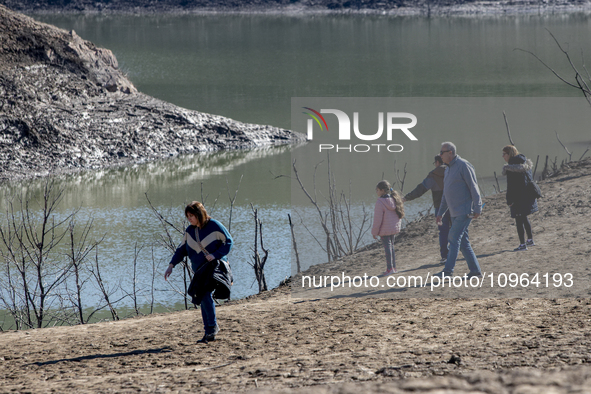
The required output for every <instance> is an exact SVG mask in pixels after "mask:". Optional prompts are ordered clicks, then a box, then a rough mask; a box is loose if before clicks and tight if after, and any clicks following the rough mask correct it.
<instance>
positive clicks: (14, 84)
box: [0, 6, 303, 179]
mask: <svg viewBox="0 0 591 394" xmlns="http://www.w3.org/2000/svg"><path fill="white" fill-rule="evenodd" d="M302 138H303V136H301V135H299V134H296V133H293V132H290V131H288V130H283V129H278V128H275V127H271V126H260V125H252V124H244V123H240V122H236V121H233V120H231V119H227V118H223V117H220V116H215V115H209V114H204V113H200V112H197V111H190V110H186V109H183V108H179V107H176V106H174V105H172V104H169V103H166V102H163V101H160V100H157V99H154V98H152V97H149V96H147V95H144V94H142V93H139V92H137V90H136V88H135V87H134V86H133V84H132V83H131V82H130V81H129V80H128V79H127V78H126V77H125V76H124V75H123V74H122V73H121V71H120V70H119V69H118V64H117V59H116V58H115V57H114V56H113V54H112V53H111V51H109V50H108V49H103V48H97V47H96V46H95V45H94V44H92V43H91V42H89V41H85V40H84V39H82V38H80V37H79V36H78V35H76V33H75V32H74V31H71V32H66V31H64V30H61V29H58V28H56V27H53V26H49V25H46V24H42V23H38V22H36V21H34V20H33V19H31V18H29V17H26V16H24V15H21V14H18V13H15V12H12V11H10V10H8V9H7V8H5V7H3V6H0V179H14V178H20V177H26V176H35V175H46V174H49V173H53V172H56V171H64V170H66V171H69V170H72V169H82V168H99V167H104V166H108V165H114V164H125V163H129V162H143V161H147V160H154V159H158V158H163V157H169V156H175V155H178V154H181V153H189V152H205V151H213V150H219V149H238V148H253V147H257V146H263V145H269V144H276V143H288V142H295V141H299V140H302Z"/></svg>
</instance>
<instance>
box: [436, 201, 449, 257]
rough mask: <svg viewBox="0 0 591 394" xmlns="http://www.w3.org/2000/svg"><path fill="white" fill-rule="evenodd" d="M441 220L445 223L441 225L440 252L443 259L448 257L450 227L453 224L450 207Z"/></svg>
mask: <svg viewBox="0 0 591 394" xmlns="http://www.w3.org/2000/svg"><path fill="white" fill-rule="evenodd" d="M441 221H442V223H443V224H442V225H441V226H439V253H440V254H441V258H442V259H446V258H447V253H448V247H447V242H448V241H447V238H448V234H449V227H450V225H451V223H450V222H451V214H450V213H449V209H448V210H447V212H446V213H445V215H443V218H442V220H441Z"/></svg>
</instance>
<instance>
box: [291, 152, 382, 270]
mask: <svg viewBox="0 0 591 394" xmlns="http://www.w3.org/2000/svg"><path fill="white" fill-rule="evenodd" d="M320 164H322V162H321V163H318V164H317V165H316V166H315V167H314V174H313V185H312V187H313V195H312V194H310V192H308V190H307V188H306V187H305V186H304V184H303V182H302V180H301V178H300V176H299V173H298V170H297V166H296V161H295V160H294V161H293V162H292V169H293V172H294V175H295V179H296V180H297V182H298V184H299V185H300V188H301V189H302V191H303V192H304V194H305V195H306V197H308V200H309V201H310V202H311V203H312V205H313V206H314V208H315V209H316V212H317V213H318V217H319V219H320V225H321V227H322V230H323V232H324V236H325V239H324V242H320V241H319V240H318V239H317V238H316V237H315V236H314V235H313V234H312V232H311V231H310V230H309V229H308V228H307V227H306V226H305V228H306V229H307V231H308V232H310V234H311V235H312V236H313V237H314V239H316V241H317V242H318V243H319V244H320V245H321V247H322V248H323V250H324V251H325V252H326V254H327V258H328V261H329V262H330V261H334V260H336V259H338V258H340V257H342V256H346V255H350V254H352V253H353V252H355V250H356V249H357V248H358V247H359V246H360V245H361V242H362V241H363V237H364V236H365V234H366V233H367V231H368V230H369V222H370V216H369V212H367V210H366V209H365V206H362V210H361V213H362V216H361V220H360V219H359V218H357V217H356V215H355V214H354V213H353V209H352V205H351V183H349V193H348V195H346V194H345V193H344V192H342V191H341V192H340V193H339V192H337V186H336V180H335V177H334V174H333V172H332V169H331V166H330V155H327V174H328V184H327V187H328V192H327V196H325V197H324V200H325V202H326V205H325V204H324V203H322V202H320V201H319V198H318V194H319V191H318V189H317V186H316V173H317V170H318V166H319V165H320ZM320 194H322V193H320Z"/></svg>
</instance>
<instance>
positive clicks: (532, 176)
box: [531, 155, 540, 179]
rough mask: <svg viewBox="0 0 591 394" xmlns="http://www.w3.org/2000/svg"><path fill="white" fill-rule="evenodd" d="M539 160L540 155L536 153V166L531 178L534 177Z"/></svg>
mask: <svg viewBox="0 0 591 394" xmlns="http://www.w3.org/2000/svg"><path fill="white" fill-rule="evenodd" d="M539 160H540V155H538V157H537V159H536V166H535V167H534V172H533V174H532V176H531V178H532V179H536V171H537V170H538V161H539Z"/></svg>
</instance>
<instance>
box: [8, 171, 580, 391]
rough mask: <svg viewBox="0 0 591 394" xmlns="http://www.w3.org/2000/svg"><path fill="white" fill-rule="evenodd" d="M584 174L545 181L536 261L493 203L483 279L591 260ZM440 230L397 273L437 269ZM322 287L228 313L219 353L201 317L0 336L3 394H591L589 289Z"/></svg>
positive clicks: (280, 294) (430, 232) (233, 306)
mask: <svg viewBox="0 0 591 394" xmlns="http://www.w3.org/2000/svg"><path fill="white" fill-rule="evenodd" d="M573 167H574V168H572V169H570V170H568V171H565V172H563V173H561V174H559V175H558V176H557V177H555V178H552V179H551V180H548V181H545V182H542V183H541V184H540V186H541V188H542V191H543V193H544V199H542V200H541V201H540V212H539V213H538V214H536V215H534V216H533V217H532V221H533V225H534V234H535V236H536V238H535V239H536V242H537V243H538V246H536V247H535V248H531V249H530V250H529V251H527V252H519V253H514V252H510V251H509V250H511V249H512V248H513V247H515V246H516V243H517V242H516V238H517V237H516V234H515V228H514V227H513V226H510V222H511V221H510V219H508V212H507V208H506V206H504V202H503V200H502V196H493V197H490V198H487V199H486V204H487V205H486V208H485V214H484V215H483V216H482V217H481V218H479V219H477V220H475V221H474V226H473V228H472V230H471V236H472V242H473V245H474V248H475V250H476V253H477V255H478V256H479V260H480V262H481V265H482V266H483V270H487V269H489V268H491V267H492V268H491V269H493V268H494V269H495V270H499V269H504V268H507V265H499V264H501V263H502V262H505V263H506V264H512V265H514V266H521V265H524V264H525V265H528V266H529V265H533V266H537V267H539V269H540V270H547V269H550V268H554V271H553V272H556V271H560V270H561V269H562V267H563V266H565V265H566V264H569V265H568V266H569V267H575V268H576V267H578V266H585V265H588V264H589V260H590V257H591V243H590V242H589V241H590V240H591V225H590V224H589V223H590V220H589V218H590V216H591V210H590V206H591V197H590V196H591V161H590V160H586V161H584V162H582V163H579V164H578V165H576V166H573ZM435 235H436V229H435V228H434V226H433V221H432V218H428V219H426V220H423V221H421V222H418V223H414V224H411V225H409V226H408V227H407V229H406V231H405V233H404V234H403V235H401V236H400V237H399V240H398V241H397V245H396V247H397V253H398V256H397V259H398V264H399V268H400V270H401V272H400V273H399V274H398V275H403V274H404V272H405V271H409V270H413V269H416V270H431V271H435V270H438V269H439V268H440V267H439V266H437V264H427V263H426V262H427V261H432V260H433V259H435V260H436V259H437V249H436V245H435V244H436V242H435ZM423 256H425V257H423ZM383 260H384V256H383V252H382V251H381V249H380V248H373V249H371V248H370V249H369V250H367V251H364V252H361V253H359V254H358V255H356V256H355V257H354V258H350V259H346V260H344V261H341V262H340V263H339V264H340V265H341V266H340V267H338V269H339V270H352V268H351V266H352V265H358V266H359V267H362V269H363V270H366V269H367V270H368V273H369V274H371V275H374V274H376V273H378V272H381V271H382V270H383V265H384V261H383ZM464 266H465V263H464V262H463V261H459V262H458V270H460V271H459V274H462V273H463V271H462V270H461V269H463V268H464ZM580 272H581V274H580V275H585V274H584V272H586V271H585V270H584V269H581V271H580ZM586 275H588V274H586ZM580 278H583V277H580V276H576V277H575V280H578V279H580ZM294 283H295V285H297V278H296V279H294ZM325 290H326V289H321V290H319V291H318V292H317V294H315V295H313V296H314V297H315V298H313V299H312V298H309V296H310V295H311V294H307V295H306V297H304V298H297V297H295V294H296V293H294V295H292V294H291V292H290V288H289V287H288V286H284V287H281V288H279V289H276V290H274V291H271V292H267V293H265V294H263V295H259V296H254V297H250V298H248V299H245V300H239V301H233V302H231V303H228V304H226V305H223V306H221V307H219V308H218V320H219V324H220V326H221V332H220V334H219V335H218V340H216V341H215V342H213V343H209V344H198V343H197V340H198V339H200V337H201V335H202V334H201V332H202V328H201V315H200V313H199V311H195V310H192V311H184V312H178V313H170V314H165V315H153V316H148V317H143V318H137V319H130V320H125V321H119V322H112V323H98V324H91V325H84V326H74V327H56V328H48V329H39V330H30V331H26V332H4V333H0V392H7V393H9V392H19V393H25V392H31V393H33V392H39V393H41V392H44V393H45V392H105V393H106V392H142V391H143V392H206V393H207V392H220V393H221V392H224V393H225V392H248V391H251V390H252V391H255V392H262V393H271V392H294V393H355V394H358V393H361V392H376V393H567V392H568V393H591V364H590V363H591V354H590V350H591V330H590V327H591V313H590V312H591V306H590V304H591V300H590V299H589V296H588V293H587V295H585V296H584V297H577V296H576V295H573V296H572V297H568V298H567V297H565V298H527V296H524V297H521V298H506V297H504V298H499V297H496V298H495V297H491V298H455V297H453V295H452V296H451V297H449V298H444V297H440V298H435V299H433V298H427V297H423V298H397V297H398V295H396V294H397V293H396V292H395V291H392V292H388V291H387V289H386V290H383V291H382V293H381V294H373V295H376V296H378V297H361V295H364V294H357V295H358V296H356V297H355V296H347V297H345V296H343V295H346V294H342V295H340V294H339V295H334V294H333V295H331V294H327V293H326V292H325ZM583 290H585V289H583ZM409 291H418V290H409ZM579 291H581V289H579ZM587 291H588V289H587ZM310 292H311V293H312V292H313V291H312V290H310ZM371 292H372V290H371V289H369V290H368V291H367V293H368V294H369V295H372V294H371ZM409 294H410V293H409ZM417 294H418V293H417ZM325 296H326V297H328V298H325ZM390 296H392V297H390ZM419 296H421V295H420V294H418V295H417V297H419Z"/></svg>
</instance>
